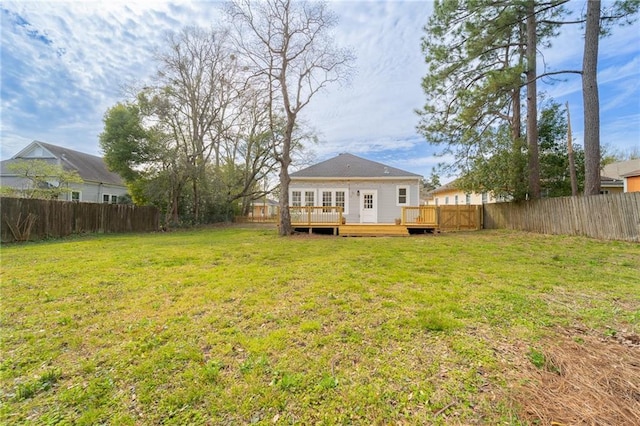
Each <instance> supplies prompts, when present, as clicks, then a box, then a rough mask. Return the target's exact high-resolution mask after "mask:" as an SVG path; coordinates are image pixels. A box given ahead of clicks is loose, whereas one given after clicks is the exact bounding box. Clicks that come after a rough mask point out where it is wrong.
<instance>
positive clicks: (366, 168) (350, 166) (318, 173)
mask: <svg viewBox="0 0 640 426" xmlns="http://www.w3.org/2000/svg"><path fill="white" fill-rule="evenodd" d="M290 176H291V178H292V179H301V178H311V179H318V178H334V179H336V178H337V179H348V178H400V177H402V178H420V177H422V176H420V175H418V174H415V173H411V172H407V171H405V170H401V169H397V168H395V167H391V166H387V165H384V164H382V163H378V162H375V161H371V160H367V159H365V158H361V157H358V156H355V155H353V154H346V153H345V154H340V155H338V156H337V157H333V158H330V159H328V160H326V161H323V162H321V163H318V164H315V165H313V166H310V167H307V168H306V169H302V170H299V171H297V172H293V173H291V175H290Z"/></svg>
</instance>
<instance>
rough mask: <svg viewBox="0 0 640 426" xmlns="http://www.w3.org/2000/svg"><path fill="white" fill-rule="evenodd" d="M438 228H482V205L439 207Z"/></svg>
mask: <svg viewBox="0 0 640 426" xmlns="http://www.w3.org/2000/svg"><path fill="white" fill-rule="evenodd" d="M438 228H439V229H440V230H442V231H453V230H456V231H461V230H471V229H480V228H482V206H479V205H470V204H459V205H453V206H447V205H445V206H439V207H438Z"/></svg>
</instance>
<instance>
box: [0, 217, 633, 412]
mask: <svg viewBox="0 0 640 426" xmlns="http://www.w3.org/2000/svg"><path fill="white" fill-rule="evenodd" d="M1 256H2V270H1V278H2V282H1V287H0V291H1V293H0V296H1V303H2V305H1V323H0V326H1V333H2V335H1V338H2V347H1V350H2V353H1V359H0V362H1V364H0V374H1V376H0V392H1V393H0V398H1V399H0V403H1V405H0V423H2V424H79V425H81V424H99V423H107V424H117V425H126V424H131V425H133V424H150V425H151V424H159V423H163V424H176V425H183V424H229V425H235V424H251V423H256V424H265V425H266V424H293V423H297V424H320V425H332V424H367V425H368V424H380V425H382V424H385V425H386V424H527V422H528V421H527V420H526V418H525V417H523V415H522V406H521V404H520V402H519V401H518V399H517V398H516V397H515V395H517V389H518V388H519V386H521V385H523V384H526V382H527V380H528V379H526V378H524V377H523V376H521V375H520V374H519V373H520V372H521V370H522V369H527V368H529V367H532V368H537V367H539V368H543V364H544V356H545V354H544V351H543V350H542V346H541V345H542V343H541V342H543V341H545V339H549V338H554V336H557V335H560V332H559V330H583V332H584V333H586V334H589V335H594V336H597V337H598V338H601V339H607V338H612V337H614V336H616V335H621V334H629V335H634V334H635V335H637V334H640V290H639V288H640V245H638V244H633V243H622V242H601V241H595V240H590V239H585V238H575V237H562V236H543V235H535V234H526V233H518V232H508V231H481V232H474V233H451V234H441V235H436V236H432V235H430V236H414V237H410V238H340V237H310V236H306V235H305V236H294V237H291V238H282V237H279V236H277V234H276V231H275V230H272V229H246V228H215V229H205V230H197V231H181V232H173V233H164V234H150V235H101V236H84V237H76V238H72V239H67V240H57V241H48V242H41V243H28V244H23V245H8V246H4V247H2V252H1ZM580 339H582V338H580V337H575V338H574V341H575V342H579V343H580V342H581V340H580ZM582 342H584V340H582ZM636 353H637V352H636ZM523 360H524V361H523Z"/></svg>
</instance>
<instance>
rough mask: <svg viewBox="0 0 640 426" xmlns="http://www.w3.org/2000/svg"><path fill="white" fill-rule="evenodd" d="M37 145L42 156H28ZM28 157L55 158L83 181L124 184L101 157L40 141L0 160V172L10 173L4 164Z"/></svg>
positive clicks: (27, 158)
mask: <svg viewBox="0 0 640 426" xmlns="http://www.w3.org/2000/svg"><path fill="white" fill-rule="evenodd" d="M38 146H39V147H41V148H43V150H44V151H45V152H44V153H43V156H42V157H35V156H29V154H30V153H31V152H33V149H34V148H36V147H38ZM29 159H42V160H47V159H55V160H58V161H59V164H60V165H61V166H62V167H63V168H64V169H65V170H70V171H76V172H78V175H80V177H81V178H82V179H83V180H84V181H90V182H98V183H106V184H111V185H119V186H124V182H123V180H122V178H121V177H120V175H118V174H117V173H113V172H111V171H109V170H108V169H107V165H106V164H105V162H104V160H103V159H102V157H97V156H95V155H89V154H85V153H84V152H79V151H74V150H72V149H69V148H64V147H61V146H57V145H52V144H49V143H45V142H40V141H33V142H31V143H30V144H29V145H28V146H27V147H25V148H24V149H23V150H22V151H20V152H19V153H17V154H16V155H14V156H13V157H12V158H11V159H9V160H5V161H2V162H1V163H0V173H1V174H2V175H11V174H12V173H11V172H9V171H8V170H7V168H6V166H8V165H9V164H11V163H15V162H16V161H17V160H29Z"/></svg>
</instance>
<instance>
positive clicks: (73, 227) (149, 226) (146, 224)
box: [0, 197, 160, 243]
mask: <svg viewBox="0 0 640 426" xmlns="http://www.w3.org/2000/svg"><path fill="white" fill-rule="evenodd" d="M0 210H1V212H2V214H1V218H0V220H1V222H2V226H1V234H2V242H3V243H5V242H12V241H15V238H14V235H13V233H12V232H11V229H10V225H12V226H13V227H15V226H16V224H17V221H18V218H22V220H24V218H26V217H27V216H28V215H32V216H33V217H35V221H34V223H33V226H32V227H31V232H30V235H29V236H28V239H29V240H39V239H43V238H49V237H54V238H55V237H64V236H67V235H71V234H76V233H83V232H90V233H91V232H97V233H121V232H151V231H157V230H158V229H159V224H160V213H159V211H158V209H157V208H155V207H147V206H132V205H124V204H97V203H75V202H70V201H55V200H34V199H27V198H10V197H2V198H0Z"/></svg>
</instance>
